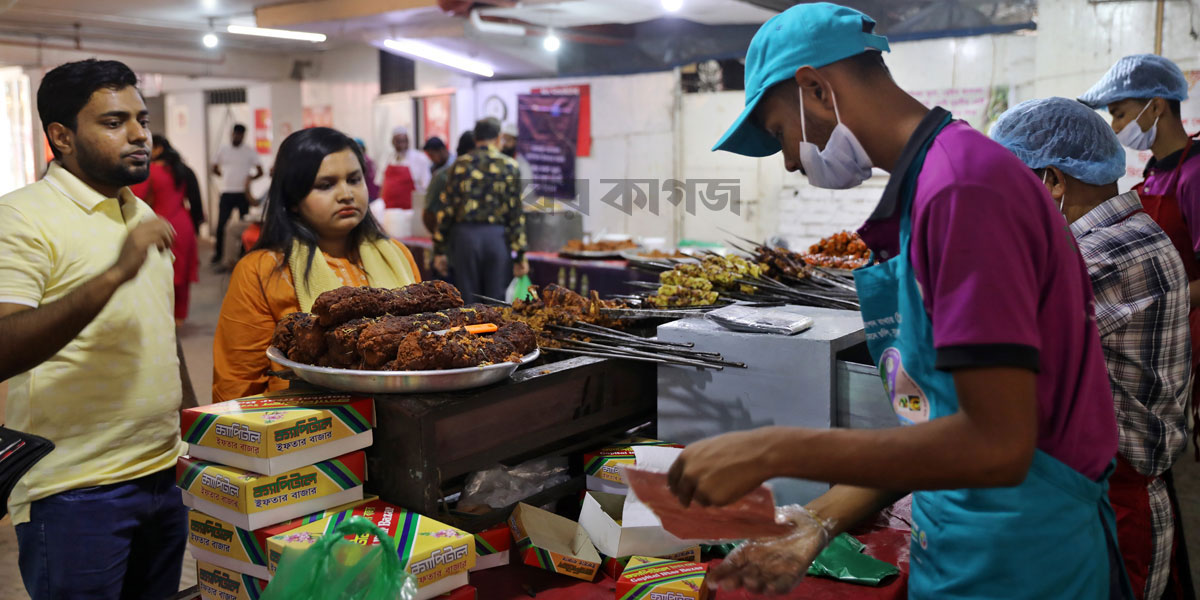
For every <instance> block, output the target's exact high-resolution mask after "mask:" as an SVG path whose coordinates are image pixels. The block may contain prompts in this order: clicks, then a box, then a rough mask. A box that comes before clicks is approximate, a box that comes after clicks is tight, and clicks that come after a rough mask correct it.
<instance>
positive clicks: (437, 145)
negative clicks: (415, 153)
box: [421, 136, 446, 150]
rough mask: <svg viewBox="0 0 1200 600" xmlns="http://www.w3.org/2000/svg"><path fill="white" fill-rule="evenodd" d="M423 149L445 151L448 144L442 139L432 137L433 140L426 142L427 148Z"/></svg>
mask: <svg viewBox="0 0 1200 600" xmlns="http://www.w3.org/2000/svg"><path fill="white" fill-rule="evenodd" d="M421 149H422V150H445V149H446V142H443V141H442V138H440V137H437V136H434V137H431V138H429V139H427V140H425V146H424V147H423V148H421Z"/></svg>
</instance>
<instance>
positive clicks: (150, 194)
mask: <svg viewBox="0 0 1200 600" xmlns="http://www.w3.org/2000/svg"><path fill="white" fill-rule="evenodd" d="M151 158H152V159H153V161H154V162H152V163H150V177H149V178H148V179H146V181H143V182H142V183H139V184H137V185H132V186H129V189H130V191H132V192H133V195H135V196H137V197H138V198H141V199H142V200H144V201H145V202H146V204H149V205H150V206H151V207H153V208H154V212H155V213H156V214H157V215H158V216H160V217H162V218H163V219H165V220H166V221H167V222H168V223H170V224H171V227H174V228H175V245H174V246H173V247H172V248H171V252H173V253H174V254H175V325H176V326H178V325H182V324H183V321H184V319H187V315H188V300H189V298H190V297H191V288H192V284H193V283H195V282H197V281H200V257H199V252H198V251H197V249H196V229H195V227H194V226H193V225H194V224H193V223H192V217H191V215H190V214H188V207H187V206H185V204H186V202H185V201H186V199H187V190H188V176H189V172H190V171H191V169H188V167H187V165H185V164H183V158H182V157H181V156H179V152H177V151H176V150H175V148H174V147H172V146H171V143H170V142H168V141H167V138H165V137H163V136H161V135H156V136H154V150H153V151H152V154H151ZM192 177H195V175H192Z"/></svg>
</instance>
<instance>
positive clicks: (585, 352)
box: [545, 348, 724, 371]
mask: <svg viewBox="0 0 1200 600" xmlns="http://www.w3.org/2000/svg"><path fill="white" fill-rule="evenodd" d="M545 350H547V351H548V352H563V353H566V354H579V355H582V356H597V357H600V358H619V359H623V360H640V361H642V362H652V363H659V364H663V365H675V366H680V367H696V368H697V369H714V370H717V371H720V370H722V369H723V368H724V367H720V366H717V365H705V364H699V365H694V364H689V363H686V362H683V361H677V360H669V359H665V358H648V357H645V356H630V355H628V354H618V353H614V352H593V351H591V350H577V349H575V348H545Z"/></svg>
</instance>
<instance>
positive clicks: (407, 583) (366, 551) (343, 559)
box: [262, 517, 417, 600]
mask: <svg viewBox="0 0 1200 600" xmlns="http://www.w3.org/2000/svg"><path fill="white" fill-rule="evenodd" d="M348 535H354V536H364V535H367V536H370V535H373V536H376V537H377V538H379V543H378V544H372V545H365V544H360V543H358V542H357V541H355V540H353V539H350V540H348V539H346V536H348ZM416 597H417V582H416V579H415V578H414V577H413V576H412V575H410V574H409V573H408V572H407V571H405V570H404V567H403V566H402V565H401V564H400V557H399V556H398V555H397V553H396V542H395V541H394V540H392V538H391V537H389V536H388V534H387V532H385V531H384V530H383V529H380V528H379V527H378V526H377V525H375V524H374V523H372V522H371V521H370V520H368V519H364V518H362V517H351V518H349V519H347V520H346V521H345V522H344V523H342V524H341V525H338V526H337V528H336V529H334V530H333V532H332V533H329V534H326V535H325V536H323V537H322V538H321V539H320V540H318V541H317V543H316V544H313V545H312V546H311V547H309V548H308V549H306V550H304V551H302V552H299V551H294V550H285V551H284V553H283V558H282V559H281V560H280V562H279V569H278V570H277V571H276V573H275V577H274V578H273V579H272V580H271V583H270V585H268V586H267V589H266V591H265V592H263V595H262V600H413V599H414V598H416Z"/></svg>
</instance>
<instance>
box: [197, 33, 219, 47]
mask: <svg viewBox="0 0 1200 600" xmlns="http://www.w3.org/2000/svg"><path fill="white" fill-rule="evenodd" d="M200 41H201V42H204V47H205V48H216V47H217V44H220V43H221V38H218V37H217V34H215V33H213V32H211V31H210V32H208V33H206V34H204V37H202V38H200Z"/></svg>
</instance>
